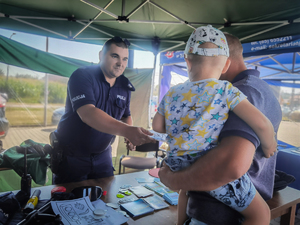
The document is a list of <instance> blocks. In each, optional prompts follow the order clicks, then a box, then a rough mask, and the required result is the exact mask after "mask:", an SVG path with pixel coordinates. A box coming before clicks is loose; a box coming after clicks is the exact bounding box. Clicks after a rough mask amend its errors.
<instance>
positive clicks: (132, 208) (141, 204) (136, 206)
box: [120, 199, 154, 217]
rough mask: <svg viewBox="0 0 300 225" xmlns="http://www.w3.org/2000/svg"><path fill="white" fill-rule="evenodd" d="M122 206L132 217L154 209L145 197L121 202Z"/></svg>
mask: <svg viewBox="0 0 300 225" xmlns="http://www.w3.org/2000/svg"><path fill="white" fill-rule="evenodd" d="M120 208H121V209H122V210H124V211H126V212H127V214H128V215H129V216H130V217H136V216H142V215H145V214H148V213H151V212H153V211H154V209H153V208H152V207H151V206H150V205H149V204H147V203H146V202H145V201H144V200H143V199H139V200H136V201H134V202H128V203H124V204H121V205H120Z"/></svg>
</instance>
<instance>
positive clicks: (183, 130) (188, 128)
mask: <svg viewBox="0 0 300 225" xmlns="http://www.w3.org/2000/svg"><path fill="white" fill-rule="evenodd" d="M181 131H182V132H185V133H187V134H189V133H190V132H191V131H194V130H191V129H190V127H184V128H182V130H181Z"/></svg>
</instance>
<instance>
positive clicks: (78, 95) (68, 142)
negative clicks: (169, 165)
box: [54, 37, 155, 184]
mask: <svg viewBox="0 0 300 225" xmlns="http://www.w3.org/2000/svg"><path fill="white" fill-rule="evenodd" d="M129 45H130V44H129V42H128V41H127V40H126V39H122V38H120V37H114V38H112V39H109V40H108V41H107V42H106V43H105V44H104V46H103V48H102V50H101V51H100V53H99V58H100V64H99V65H93V66H88V67H83V68H79V69H77V70H76V71H75V72H73V74H72V75H71V77H70V79H69V82H68V93H67V99H66V106H65V114H64V115H63V116H62V118H61V120H60V122H59V124H58V127H57V130H56V131H55V132H54V133H55V135H56V137H57V139H58V143H59V146H60V147H61V149H62V154H63V157H62V162H61V163H60V164H59V169H58V170H57V172H56V174H55V175H54V183H56V184H58V183H66V182H77V181H82V180H86V179H95V178H102V177H109V176H113V170H114V169H113V165H112V155H111V143H112V142H113V140H114V137H115V135H119V136H123V137H125V140H126V142H127V148H130V149H132V150H133V149H134V148H135V146H136V145H141V144H144V143H148V142H155V140H154V139H152V138H150V137H149V136H148V135H149V134H150V135H151V133H150V132H148V131H147V130H145V129H143V128H141V127H134V126H132V118H131V115H130V108H129V106H130V97H131V91H134V90H135V89H134V87H133V85H132V84H131V83H130V81H129V80H128V79H127V78H126V77H125V76H124V75H123V72H124V70H125V68H126V65H127V61H128V46H129Z"/></svg>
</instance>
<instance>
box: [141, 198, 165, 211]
mask: <svg viewBox="0 0 300 225" xmlns="http://www.w3.org/2000/svg"><path fill="white" fill-rule="evenodd" d="M143 200H144V201H145V202H146V203H148V204H149V205H150V206H151V207H152V208H153V209H154V210H159V209H164V208H167V207H169V205H168V204H167V203H166V202H165V201H164V200H163V199H162V198H161V197H159V196H157V195H154V196H151V197H148V198H143Z"/></svg>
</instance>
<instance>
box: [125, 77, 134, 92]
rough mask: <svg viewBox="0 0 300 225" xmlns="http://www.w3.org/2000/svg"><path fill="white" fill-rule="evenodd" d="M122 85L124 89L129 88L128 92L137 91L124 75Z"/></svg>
mask: <svg viewBox="0 0 300 225" xmlns="http://www.w3.org/2000/svg"><path fill="white" fill-rule="evenodd" d="M122 85H123V87H126V88H128V90H130V91H135V88H134V86H133V85H132V83H131V82H130V81H129V79H128V78H127V77H125V76H124V75H123V79H122Z"/></svg>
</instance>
